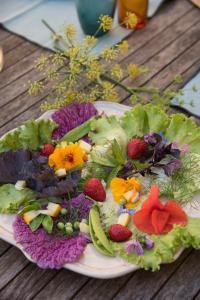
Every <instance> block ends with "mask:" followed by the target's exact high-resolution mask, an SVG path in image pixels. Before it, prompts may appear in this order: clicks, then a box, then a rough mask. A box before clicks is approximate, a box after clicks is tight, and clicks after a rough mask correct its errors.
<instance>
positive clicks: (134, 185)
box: [110, 177, 141, 208]
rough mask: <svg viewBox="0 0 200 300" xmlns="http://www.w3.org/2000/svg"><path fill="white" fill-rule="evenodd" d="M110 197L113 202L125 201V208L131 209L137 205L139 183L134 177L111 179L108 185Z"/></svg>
mask: <svg viewBox="0 0 200 300" xmlns="http://www.w3.org/2000/svg"><path fill="white" fill-rule="evenodd" d="M110 187H111V190H112V195H113V197H114V200H115V202H117V203H119V202H120V200H122V199H123V200H126V204H125V205H126V207H127V208H132V207H135V206H137V205H138V203H139V196H140V188H141V185H140V182H139V180H137V179H136V178H134V177H131V178H128V179H127V180H125V179H123V178H117V177H116V178H113V179H112V181H111V184H110Z"/></svg>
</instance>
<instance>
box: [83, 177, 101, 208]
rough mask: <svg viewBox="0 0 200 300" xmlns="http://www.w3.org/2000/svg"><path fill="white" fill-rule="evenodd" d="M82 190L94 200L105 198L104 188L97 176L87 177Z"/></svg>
mask: <svg viewBox="0 0 200 300" xmlns="http://www.w3.org/2000/svg"><path fill="white" fill-rule="evenodd" d="M83 192H84V194H85V195H87V196H89V197H90V198H92V199H94V200H96V201H99V202H103V201H105V200H106V192H105V189H104V187H103V184H102V183H101V181H100V180H99V179H98V178H90V179H88V180H87V181H86V183H85V185H84V189H83Z"/></svg>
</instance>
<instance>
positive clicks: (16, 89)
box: [0, 62, 43, 107]
mask: <svg viewBox="0 0 200 300" xmlns="http://www.w3.org/2000/svg"><path fill="white" fill-rule="evenodd" d="M32 64H33V62H32ZM42 78H43V76H42V75H39V74H38V72H37V71H36V70H35V69H33V70H31V71H30V72H28V73H26V74H24V75H22V76H21V77H19V78H18V79H16V80H15V81H13V82H12V84H10V85H7V86H5V87H4V88H2V89H1V92H0V107H2V106H3V105H5V104H6V103H8V102H9V101H12V100H15V98H17V97H19V96H20V95H21V94H23V93H24V92H25V91H27V90H28V87H29V80H31V81H34V80H39V79H42ZM27 97H28V94H27Z"/></svg>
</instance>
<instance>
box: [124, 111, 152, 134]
mask: <svg viewBox="0 0 200 300" xmlns="http://www.w3.org/2000/svg"><path fill="white" fill-rule="evenodd" d="M121 125H122V128H123V129H124V130H125V132H126V134H127V136H128V139H131V138H132V137H133V136H138V137H142V136H143V135H144V133H145V132H148V131H149V126H148V119H147V114H146V111H145V110H144V107H143V106H142V105H136V106H135V107H134V108H133V109H131V110H130V111H127V112H125V113H124V115H123V116H122V117H121Z"/></svg>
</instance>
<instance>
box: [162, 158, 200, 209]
mask: <svg viewBox="0 0 200 300" xmlns="http://www.w3.org/2000/svg"><path fill="white" fill-rule="evenodd" d="M199 158H200V156H199V155H198V154H194V153H190V154H187V155H186V156H185V157H184V158H183V159H182V167H181V168H180V169H178V170H177V171H176V172H175V173H174V174H173V175H172V176H171V177H169V178H168V181H165V180H163V181H162V180H161V181H159V185H160V193H161V195H163V196H166V197H167V198H171V199H175V200H176V201H177V202H179V203H180V204H181V205H186V204H188V203H191V202H192V200H193V197H194V194H195V193H196V192H198V191H199V190H200V176H199V173H200V163H199Z"/></svg>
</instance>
